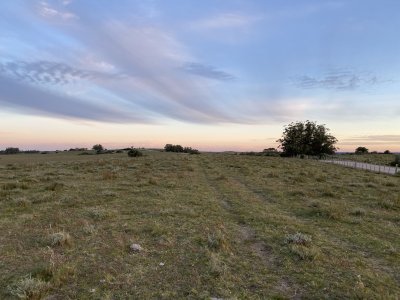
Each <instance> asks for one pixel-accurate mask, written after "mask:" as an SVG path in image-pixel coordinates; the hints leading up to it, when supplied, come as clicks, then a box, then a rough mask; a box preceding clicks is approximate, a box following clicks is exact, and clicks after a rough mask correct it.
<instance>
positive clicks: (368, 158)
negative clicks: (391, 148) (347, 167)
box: [335, 153, 396, 166]
mask: <svg viewBox="0 0 400 300" xmlns="http://www.w3.org/2000/svg"><path fill="white" fill-rule="evenodd" d="M335 156H336V157H338V158H339V159H347V160H352V161H357V162H363V163H370V164H376V165H385V166H388V165H389V164H390V163H391V162H393V161H394V160H395V157H396V155H395V154H373V153H369V154H361V155H360V154H358V155H356V154H339V155H335Z"/></svg>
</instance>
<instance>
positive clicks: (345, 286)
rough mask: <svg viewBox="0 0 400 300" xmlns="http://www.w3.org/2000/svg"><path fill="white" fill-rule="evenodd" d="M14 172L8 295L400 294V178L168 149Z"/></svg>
mask: <svg viewBox="0 0 400 300" xmlns="http://www.w3.org/2000/svg"><path fill="white" fill-rule="evenodd" d="M0 171H1V172H0V232H1V235H0V299H9V298H11V299H12V298H13V297H14V298H18V297H20V298H23V297H26V298H28V299H29V298H31V299H41V298H46V297H47V298H48V299H135V298H136V299H137V298H139V299H148V298H157V299H187V298H192V299H210V298H212V297H215V298H222V299H265V298H275V299H285V298H386V299H388V298H389V299H390V298H392V299H398V298H399V297H400V235H399V232H400V177H397V176H389V175H382V174H375V173H370V172H366V171H362V170H356V169H350V168H344V167H341V166H337V165H331V164H323V163H320V162H318V161H313V160H301V159H284V158H279V157H258V156H240V155H230V154H201V155H186V154H175V153H161V152H156V151H152V152H151V151H148V152H145V156H143V157H139V158H129V157H128V156H127V155H126V153H125V154H110V155H92V156H79V155H77V154H76V153H59V154H47V155H40V154H33V155H23V154H21V155H13V156H1V158H0ZM133 243H135V244H139V245H140V246H141V248H142V250H141V251H133V250H131V249H130V245H131V244H133Z"/></svg>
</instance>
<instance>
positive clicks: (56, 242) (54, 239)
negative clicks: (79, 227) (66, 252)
mask: <svg viewBox="0 0 400 300" xmlns="http://www.w3.org/2000/svg"><path fill="white" fill-rule="evenodd" d="M49 238H50V245H51V246H52V247H54V246H64V245H70V244H71V236H70V235H69V233H67V232H64V231H60V232H56V233H52V234H50V236H49Z"/></svg>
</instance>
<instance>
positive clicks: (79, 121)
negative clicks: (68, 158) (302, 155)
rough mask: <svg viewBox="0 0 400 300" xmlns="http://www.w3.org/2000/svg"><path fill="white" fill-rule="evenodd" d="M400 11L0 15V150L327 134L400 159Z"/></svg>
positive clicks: (122, 9)
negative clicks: (303, 127) (296, 126)
mask: <svg viewBox="0 0 400 300" xmlns="http://www.w3.org/2000/svg"><path fill="white" fill-rule="evenodd" d="M399 28H400V2H398V1H394V0H393V1H390V0H385V1H369V0H364V1H356V0H354V1H351V0H348V1H334V0H326V1H322V0H319V1H311V0H307V1H306V0H297V1H294V0H293V1H282V0H279V1H278V0H276V1H269V0H263V1H261V0H260V1H251V0H246V1H245V0H213V1H211V0H210V1H207V0H206V1H194V0H193V1H190V0H180V1H172V0H162V1H161V0H159V1H156V0H141V1H122V0H121V1H101V0H85V1H82V0H53V1H50V0H48V1H21V0H13V1H11V0H10V1H7V0H6V1H2V2H1V4H0V108H1V110H0V126H1V128H3V130H0V137H1V139H0V147H7V146H12V145H18V146H20V147H22V148H48V149H56V148H60V147H70V146H75V145H76V146H82V145H83V146H90V145H91V144H92V143H98V142H100V143H103V144H105V145H107V146H109V147H113V146H120V145H126V144H134V145H137V146H145V147H162V146H163V145H164V144H165V143H180V144H185V145H186V144H187V145H191V146H194V147H198V148H200V149H203V150H231V149H232V150H235V149H237V150H241V149H243V150H261V149H263V148H266V147H271V146H272V147H274V146H276V142H275V141H276V140H277V139H278V138H279V137H280V134H281V132H282V128H283V126H284V125H286V124H288V123H290V122H292V121H298V120H306V119H310V120H315V121H317V122H318V123H324V124H327V126H328V127H329V128H330V129H331V132H332V134H334V135H335V136H336V137H337V138H338V139H339V147H340V148H341V150H353V149H354V148H355V147H356V146H359V145H363V146H364V145H366V146H368V147H369V148H370V149H371V150H379V151H381V150H385V149H390V150H392V151H398V150H400V101H399V95H400V85H399V80H400V71H399V70H400V55H399V53H400V39H398V37H397V36H398V30H399Z"/></svg>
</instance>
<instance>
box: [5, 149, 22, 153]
mask: <svg viewBox="0 0 400 300" xmlns="http://www.w3.org/2000/svg"><path fill="white" fill-rule="evenodd" d="M19 152H20V151H19V148H14V147H8V148H6V150H4V154H17V153H19Z"/></svg>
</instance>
